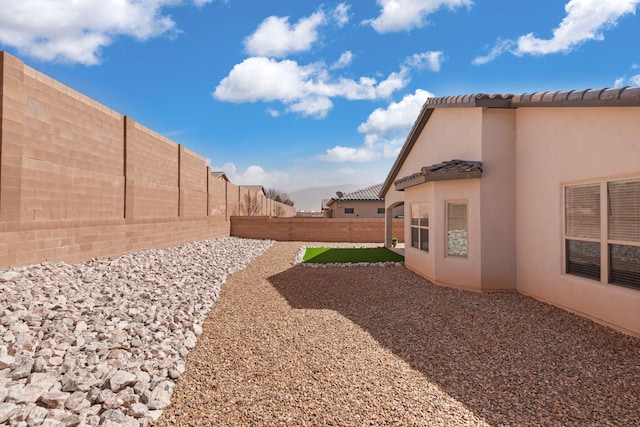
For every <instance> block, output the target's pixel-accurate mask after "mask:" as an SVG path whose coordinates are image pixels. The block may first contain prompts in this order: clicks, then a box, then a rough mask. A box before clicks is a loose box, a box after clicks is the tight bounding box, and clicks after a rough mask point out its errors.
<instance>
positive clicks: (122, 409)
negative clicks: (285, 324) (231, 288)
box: [0, 238, 273, 426]
mask: <svg viewBox="0 0 640 427" xmlns="http://www.w3.org/2000/svg"><path fill="white" fill-rule="evenodd" d="M272 244H273V242H272V241H267V240H251V239H239V238H221V239H215V240H209V241H203V242H196V243H191V244H186V245H183V246H179V247H176V248H171V249H166V250H150V251H140V252H135V253H131V254H127V255H123V256H120V257H117V258H112V259H93V260H90V261H87V262H84V263H79V264H74V265H69V264H65V263H55V264H53V263H43V264H38V265H31V266H28V267H19V268H13V269H10V270H0V424H8V425H45V426H58V425H60V426H66V425H99V424H100V425H119V426H123V425H125V426H126V425H131V426H140V425H142V426H146V425H150V424H153V423H155V422H156V421H157V420H158V418H159V417H160V415H161V414H162V409H163V408H166V406H167V405H169V403H170V399H171V395H172V394H173V390H174V387H175V384H174V380H175V379H177V378H178V377H179V376H180V375H181V374H182V373H183V372H184V370H185V367H186V363H185V360H186V355H187V354H188V352H189V350H190V349H192V348H193V347H195V345H196V342H197V337H198V336H199V335H200V334H202V325H203V323H204V320H205V318H206V315H207V313H208V311H209V310H210V308H211V306H212V305H213V303H214V302H215V301H216V299H217V298H218V295H219V292H220V287H221V286H222V284H223V283H224V282H225V281H226V277H227V275H228V274H230V273H233V272H235V271H238V270H240V269H242V268H244V267H246V266H247V265H248V264H249V262H250V261H251V260H253V259H254V258H255V257H257V256H259V255H261V254H262V253H263V252H264V251H266V250H267V249H268V248H269V247H270V246H271V245H272Z"/></svg>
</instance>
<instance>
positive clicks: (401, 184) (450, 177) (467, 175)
mask: <svg viewBox="0 0 640 427" xmlns="http://www.w3.org/2000/svg"><path fill="white" fill-rule="evenodd" d="M481 176H482V171H481V170H474V171H469V172H454V173H440V174H431V175H423V174H416V176H412V177H410V178H408V179H404V180H399V181H396V182H395V188H396V190H397V191H404V190H405V189H407V188H410V187H415V186H416V185H420V184H425V183H427V182H434V181H456V180H460V179H475V178H480V177H481Z"/></svg>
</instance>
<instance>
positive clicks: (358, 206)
mask: <svg viewBox="0 0 640 427" xmlns="http://www.w3.org/2000/svg"><path fill="white" fill-rule="evenodd" d="M345 208H353V213H352V214H351V213H350V214H346V213H344V210H345ZM378 208H384V201H379V202H374V201H371V202H364V201H362V202H357V201H351V200H344V201H342V202H340V207H338V204H337V203H332V204H331V211H332V212H331V214H332V217H331V218H384V213H378Z"/></svg>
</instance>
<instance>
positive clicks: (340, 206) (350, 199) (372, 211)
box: [323, 184, 403, 218]
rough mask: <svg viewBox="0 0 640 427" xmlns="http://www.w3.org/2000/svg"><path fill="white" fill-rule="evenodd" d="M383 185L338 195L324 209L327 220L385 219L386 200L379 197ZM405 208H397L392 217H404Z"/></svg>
mask: <svg viewBox="0 0 640 427" xmlns="http://www.w3.org/2000/svg"><path fill="white" fill-rule="evenodd" d="M381 188H382V184H376V185H372V186H371V187H366V188H362V189H360V190H356V191H352V192H350V193H345V194H342V193H338V194H336V197H333V198H331V199H329V200H328V201H327V202H326V203H325V204H324V206H326V208H323V211H324V212H325V216H326V217H327V218H384V217H385V208H384V198H382V197H380V196H379V193H380V189H381ZM402 213H403V208H402V207H399V208H396V209H395V211H394V212H393V213H392V217H397V216H398V215H402Z"/></svg>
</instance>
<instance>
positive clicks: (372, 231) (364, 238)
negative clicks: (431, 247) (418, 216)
mask: <svg viewBox="0 0 640 427" xmlns="http://www.w3.org/2000/svg"><path fill="white" fill-rule="evenodd" d="M392 230H393V231H392V235H393V236H394V237H396V238H397V239H398V241H399V242H401V243H403V242H404V220H403V219H395V218H394V219H393V220H392ZM384 234H385V219H384V218H357V219H347V218H302V217H295V218H270V217H266V216H262V217H260V216H251V217H248V216H238V217H235V216H234V217H231V235H232V236H235V237H245V238H253V239H272V240H278V241H293V242H298V241H300V242H350V243H380V244H382V243H384Z"/></svg>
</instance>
